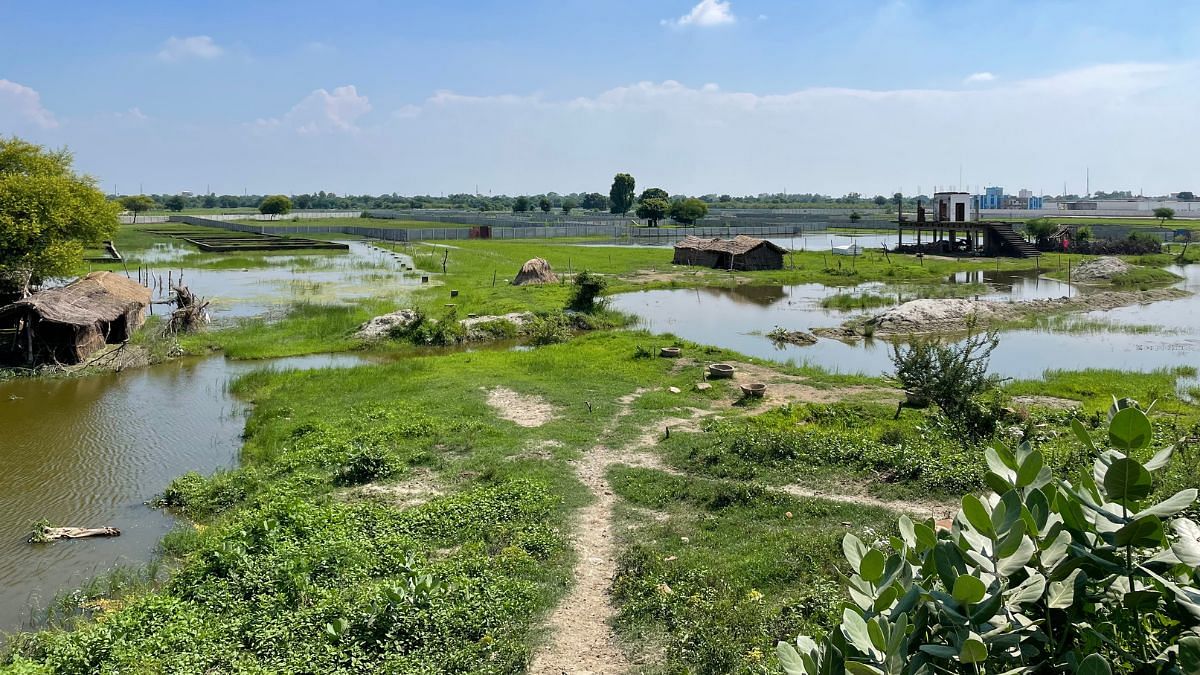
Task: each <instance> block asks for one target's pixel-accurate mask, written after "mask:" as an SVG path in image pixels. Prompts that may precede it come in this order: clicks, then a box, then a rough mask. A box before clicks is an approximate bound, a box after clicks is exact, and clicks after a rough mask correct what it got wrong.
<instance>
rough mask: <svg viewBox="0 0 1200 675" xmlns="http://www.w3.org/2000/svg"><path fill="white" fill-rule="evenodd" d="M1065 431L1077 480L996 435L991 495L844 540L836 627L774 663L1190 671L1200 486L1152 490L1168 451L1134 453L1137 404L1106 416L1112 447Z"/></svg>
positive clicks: (908, 670) (1143, 439)
mask: <svg viewBox="0 0 1200 675" xmlns="http://www.w3.org/2000/svg"><path fill="white" fill-rule="evenodd" d="M1152 407H1153V406H1152ZM1071 426H1072V429H1073V430H1074V432H1075V436H1076V437H1077V438H1078V440H1079V441H1080V443H1081V444H1082V445H1083V446H1084V449H1085V450H1086V451H1087V452H1088V453H1089V454H1090V455H1091V456H1092V457H1094V462H1093V463H1092V466H1090V467H1087V466H1085V467H1081V470H1080V471H1079V474H1078V476H1077V478H1076V480H1075V481H1074V482H1070V481H1067V480H1063V479H1060V478H1057V477H1056V476H1055V474H1054V472H1053V471H1052V470H1051V468H1050V466H1049V463H1048V462H1047V460H1046V458H1045V457H1044V456H1043V455H1042V453H1041V452H1040V451H1039V450H1036V449H1033V448H1031V447H1030V446H1029V445H1028V444H1022V445H1021V446H1020V447H1018V448H1016V449H1015V450H1010V449H1009V448H1006V447H1004V446H1003V445H1000V444H997V445H996V446H994V447H992V448H988V449H987V450H986V451H985V458H986V460H987V466H988V469H989V472H988V474H987V477H986V482H987V484H988V486H989V487H990V488H991V489H992V492H991V493H990V494H987V495H984V496H983V497H976V496H974V495H967V496H965V497H963V498H962V507H961V509H960V510H959V511H958V513H957V514H956V515H955V517H954V518H953V520H952V522H951V523H950V525H949V527H938V526H937V525H936V524H935V523H934V521H932V520H929V521H926V522H920V523H918V522H913V521H912V520H911V519H909V518H908V517H907V516H901V517H900V520H899V536H893V537H891V538H890V541H889V547H890V548H889V549H884V550H880V549H877V548H872V547H870V546H868V545H867V544H866V543H864V542H862V541H861V540H859V539H858V537H856V536H854V535H853V534H847V535H846V536H845V538H844V539H843V541H842V550H843V551H844V553H845V555H846V559H847V561H848V562H849V563H850V568H851V571H852V575H851V576H850V577H849V578H848V579H846V587H847V591H848V593H849V597H850V599H851V602H850V603H848V605H847V607H846V609H845V610H844V611H843V613H842V623H841V625H840V626H837V627H835V628H834V629H833V630H832V631H830V633H829V634H828V635H827V636H826V637H825V638H824V639H823V640H822V641H821V643H820V644H818V643H817V642H816V641H815V640H813V639H811V638H808V637H805V636H801V637H799V638H797V640H796V646H794V647H793V646H792V645H790V644H788V643H784V642H781V643H779V646H778V649H777V653H778V655H779V661H780V664H781V665H782V666H783V669H784V671H785V672H787V673H788V674H789V675H820V674H822V673H843V672H844V673H850V674H853V675H858V674H867V673H870V674H873V675H883V674H884V673H886V674H887V675H918V674H922V673H1030V674H1032V673H1051V672H1062V673H1078V674H1086V675H1109V674H1111V673H1112V672H1114V670H1115V671H1116V672H1119V673H1164V674H1172V675H1192V674H1193V673H1196V672H1200V636H1197V632H1196V631H1197V628H1200V525H1197V524H1196V523H1195V522H1194V521H1193V520H1192V519H1191V518H1192V516H1190V515H1188V514H1192V513H1194V509H1195V507H1196V499H1197V494H1198V493H1197V490H1196V489H1195V488H1188V489H1185V490H1182V491H1180V492H1177V493H1176V494H1174V495H1173V496H1171V497H1168V498H1166V499H1163V500H1161V501H1157V500H1154V499H1152V495H1153V493H1154V486H1155V481H1154V472H1156V471H1159V470H1161V469H1163V468H1165V467H1166V466H1167V465H1168V464H1169V462H1170V460H1171V455H1172V449H1173V448H1171V447H1168V448H1166V449H1165V450H1161V451H1159V452H1158V453H1156V454H1154V455H1153V457H1151V458H1150V459H1149V460H1148V461H1145V462H1144V463H1143V462H1141V461H1138V460H1137V459H1134V456H1135V455H1136V456H1139V457H1148V456H1149V453H1148V452H1147V449H1148V447H1149V445H1150V444H1151V442H1152V441H1153V440H1154V427H1153V425H1152V424H1151V422H1150V419H1149V418H1148V416H1147V415H1146V413H1145V412H1144V411H1142V410H1140V409H1138V407H1137V405H1136V403H1135V402H1133V401H1130V400H1129V399H1122V400H1121V401H1116V402H1114V404H1113V406H1112V408H1111V409H1110V410H1109V415H1108V433H1107V445H1108V446H1109V447H1107V448H1106V447H1104V446H1103V445H1100V444H1097V443H1096V442H1095V441H1094V440H1093V439H1092V434H1091V433H1089V431H1088V430H1087V429H1086V428H1085V427H1084V426H1083V424H1081V423H1080V422H1079V421H1078V420H1072V422H1071Z"/></svg>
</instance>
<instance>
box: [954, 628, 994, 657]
mask: <svg viewBox="0 0 1200 675" xmlns="http://www.w3.org/2000/svg"><path fill="white" fill-rule="evenodd" d="M987 656H988V650H987V645H986V644H984V643H983V639H981V638H980V637H979V635H978V634H976V633H971V636H970V637H968V638H967V639H966V640H964V641H963V644H962V649H960V650H959V652H958V659H959V660H960V661H962V662H963V663H983V662H984V661H987Z"/></svg>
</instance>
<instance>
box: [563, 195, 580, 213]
mask: <svg viewBox="0 0 1200 675" xmlns="http://www.w3.org/2000/svg"><path fill="white" fill-rule="evenodd" d="M576 206H579V204H578V203H577V202H576V201H575V200H574V199H572V198H571V197H567V198H566V199H564V200H563V203H562V212H563V215H564V216H565V215H568V214H570V213H571V209H574V208H575V207H576Z"/></svg>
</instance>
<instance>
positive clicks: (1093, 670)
mask: <svg viewBox="0 0 1200 675" xmlns="http://www.w3.org/2000/svg"><path fill="white" fill-rule="evenodd" d="M1075 675H1112V668H1110V667H1109V665H1108V660H1107V659H1105V658H1104V657H1103V656H1100V655H1099V654H1088V655H1087V657H1086V658H1085V659H1084V660H1082V661H1080V662H1079V667H1078V668H1076V669H1075Z"/></svg>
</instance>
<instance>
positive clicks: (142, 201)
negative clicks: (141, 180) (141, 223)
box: [118, 195, 154, 223]
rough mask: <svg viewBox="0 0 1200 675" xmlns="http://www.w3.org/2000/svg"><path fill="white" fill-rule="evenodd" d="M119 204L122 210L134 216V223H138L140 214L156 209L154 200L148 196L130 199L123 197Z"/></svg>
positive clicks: (131, 196)
mask: <svg viewBox="0 0 1200 675" xmlns="http://www.w3.org/2000/svg"><path fill="white" fill-rule="evenodd" d="M118 203H119V204H120V205H121V208H123V209H125V210H126V211H128V212H130V213H132V214H133V222H134V223H136V222H137V217H138V214H139V213H144V212H146V211H149V210H150V209H152V208H154V200H153V199H150V198H149V197H147V196H146V195H130V196H128V197H121V199H120V200H118Z"/></svg>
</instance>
